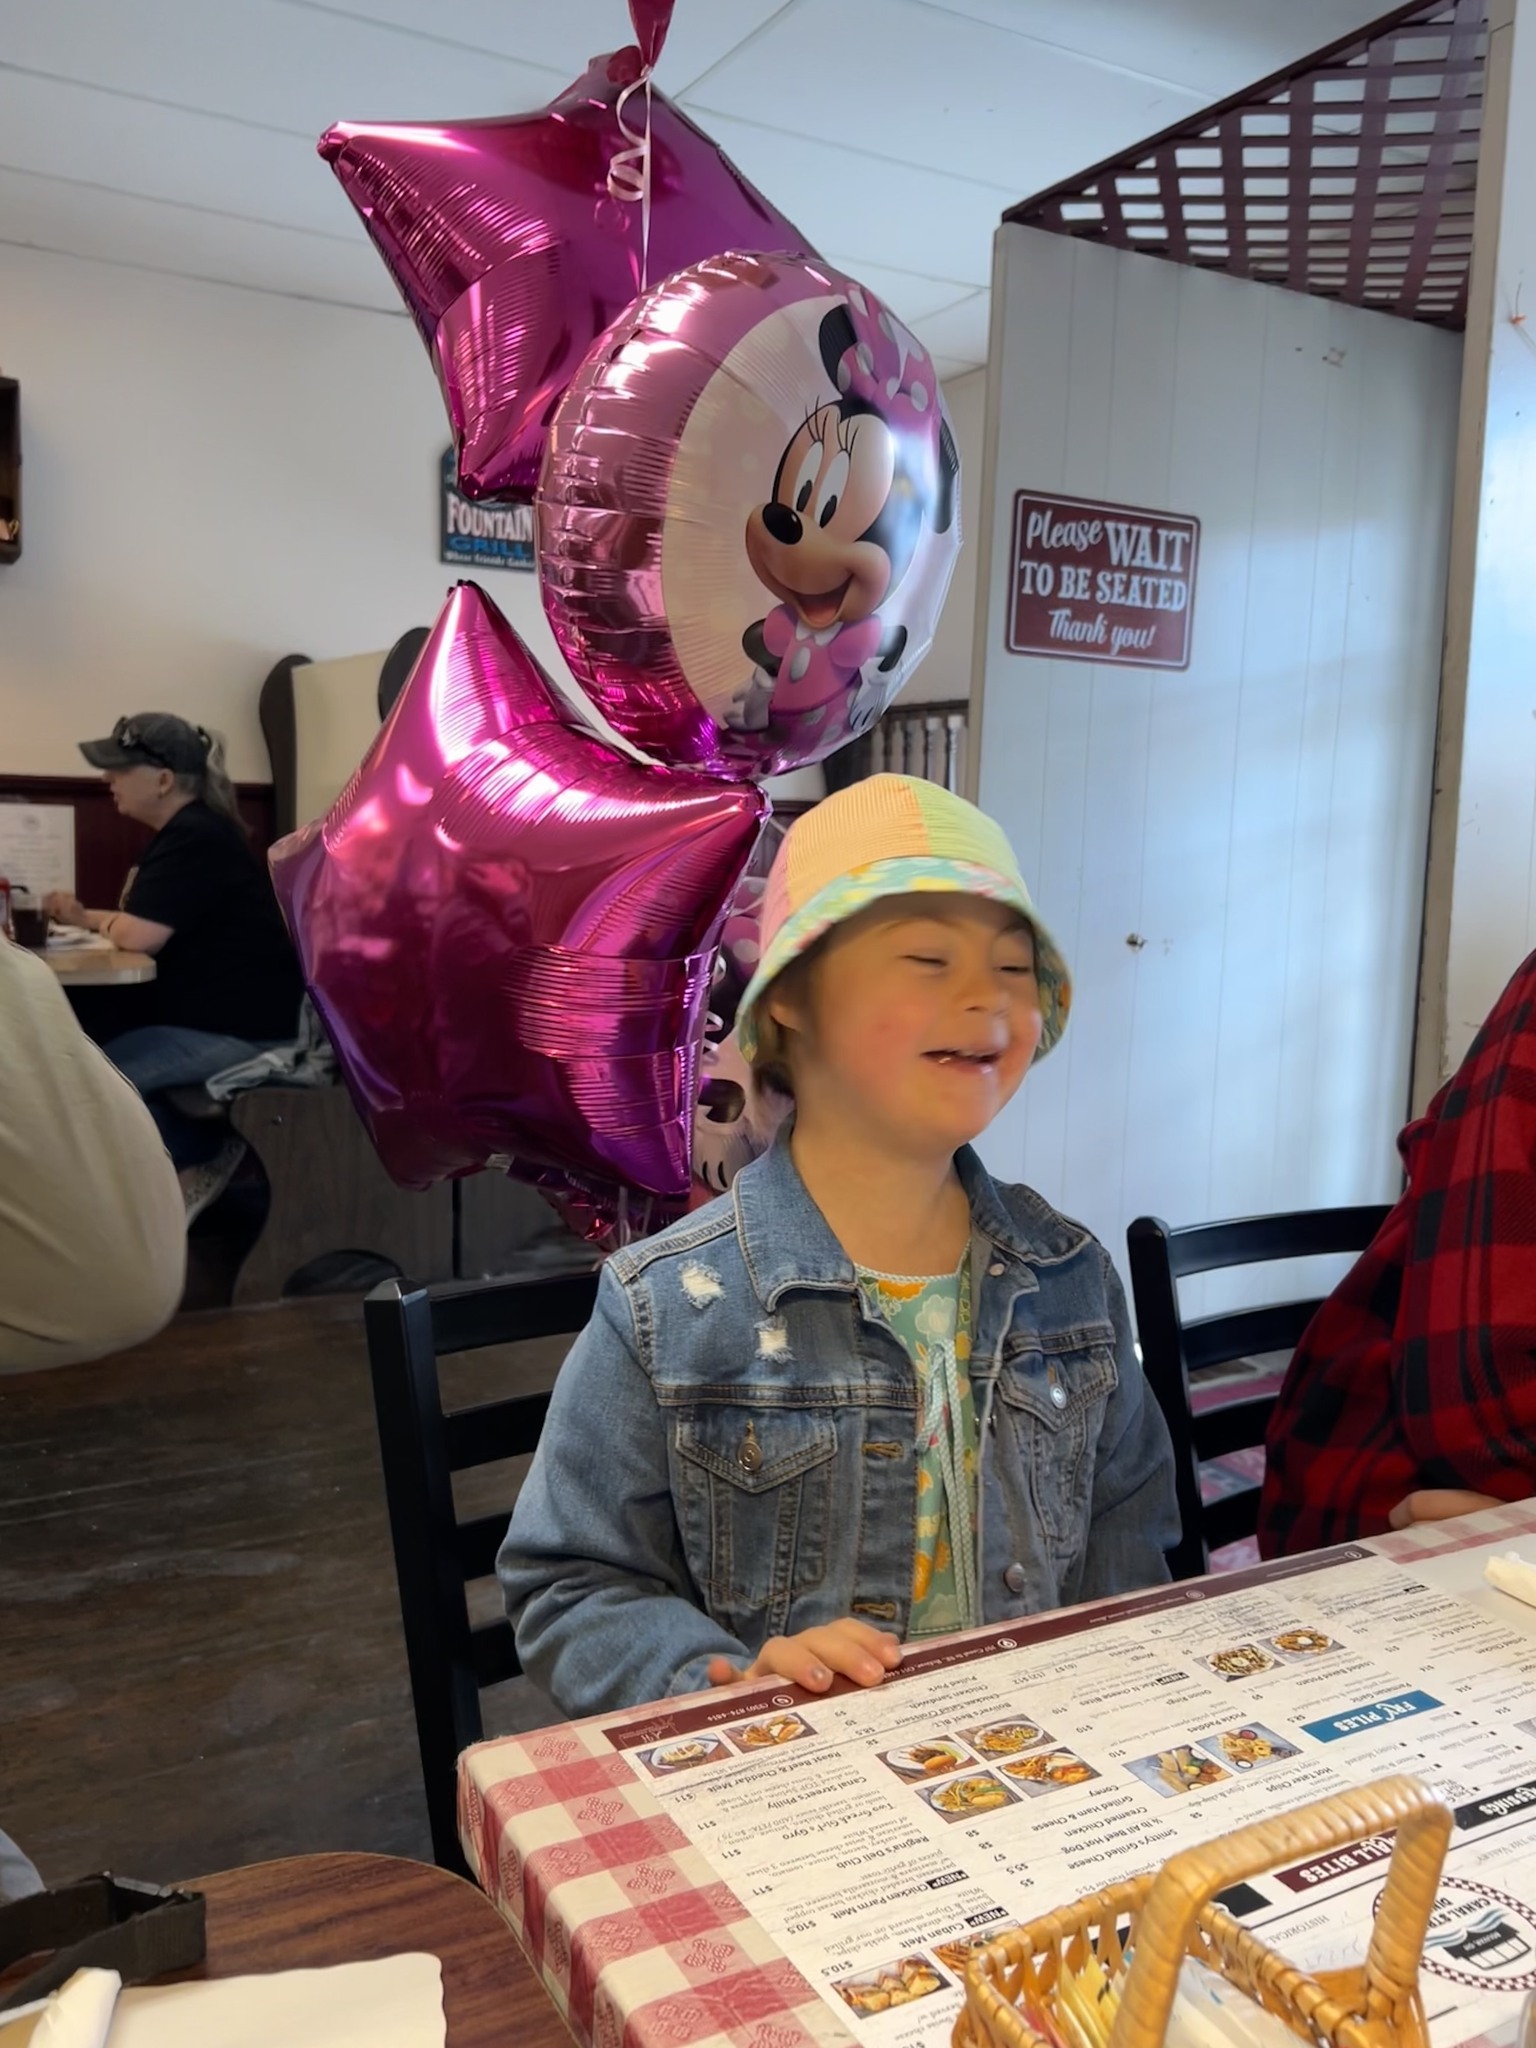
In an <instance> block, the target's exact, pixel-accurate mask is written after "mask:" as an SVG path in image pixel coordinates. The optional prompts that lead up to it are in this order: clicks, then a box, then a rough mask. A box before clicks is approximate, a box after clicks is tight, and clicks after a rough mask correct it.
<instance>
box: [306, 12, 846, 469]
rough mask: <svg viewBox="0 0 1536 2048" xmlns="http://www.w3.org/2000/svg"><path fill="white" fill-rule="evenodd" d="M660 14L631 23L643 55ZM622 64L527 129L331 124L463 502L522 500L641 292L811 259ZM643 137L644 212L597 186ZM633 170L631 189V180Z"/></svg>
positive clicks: (688, 124)
mask: <svg viewBox="0 0 1536 2048" xmlns="http://www.w3.org/2000/svg"><path fill="white" fill-rule="evenodd" d="M670 11H671V10H670V8H658V7H657V6H656V5H655V0H650V4H648V5H646V6H642V7H640V8H639V10H638V11H636V10H635V9H632V10H631V12H632V15H633V16H634V18H635V21H636V27H637V30H638V32H639V33H640V35H641V36H642V38H643V40H644V42H645V45H646V50H647V52H649V53H651V54H652V55H654V52H655V51H656V50H658V49H659V48H660V43H661V38H662V36H663V35H664V34H665V30H666V16H667V15H668V14H670ZM646 61H647V60H646V58H645V57H643V56H642V52H641V51H640V50H638V49H635V48H633V47H631V48H627V49H623V50H616V51H614V52H613V54H612V55H610V56H606V57H595V58H594V59H593V60H592V63H591V65H590V66H589V67H588V69H587V71H586V72H585V74H584V75H583V76H582V77H581V78H579V79H577V80H576V82H575V84H574V85H572V86H569V87H568V88H567V89H566V91H564V92H563V93H561V95H560V97H559V98H558V99H557V100H555V101H554V102H552V104H551V105H549V106H547V107H543V108H541V109H540V110H539V112H538V113H536V114H517V115H513V116H510V117H508V118H506V119H500V120H490V121H434V122H415V121H411V122H407V121H392V122H387V123H378V122H362V121H342V122H339V123H338V124H337V125H336V126H335V127H334V128H331V129H329V130H328V131H327V132H326V134H325V135H323V136H322V137H321V139H320V154H321V155H322V156H323V157H324V158H325V159H326V160H327V162H328V163H329V164H330V165H331V167H332V169H333V170H334V171H335V173H336V175H337V177H338V178H339V179H340V180H341V183H342V185H343V186H344V187H345V189H346V193H347V196H348V198H349V199H350V200H351V201H352V204H353V205H354V206H355V207H356V208H357V210H358V212H359V213H360V214H361V215H362V218H363V222H364V225H365V226H366V227H367V230H368V232H369V234H370V235H371V236H372V238H373V241H374V244H375V246H376V247H377V249H378V251H379V254H380V255H381V256H382V257H383V258H384V261H385V263H386V265H387V266H388V268H389V273H390V275H391V277H393V279H394V280H395V283H396V285H397V286H398V287H399V289H400V293H401V296H402V297H403V298H404V300H405V302H406V304H407V306H408V307H409V308H410V310H411V313H412V315H413V316H414V318H415V321H416V324H417V326H418V327H419V328H420V330H421V336H422V339H423V340H424V341H425V342H426V344H427V347H428V349H429V350H430V351H431V353H432V360H433V364H434V367H435V368H436V370H437V376H438V382H439V383H440V384H441V386H442V390H443V398H444V400H445V402H446V404H447V407H448V415H449V419H450V420H451V422H452V425H453V431H454V435H455V437H456V440H457V442H458V450H459V478H460V482H461V483H462V485H463V488H464V490H465V491H466V492H467V493H468V495H469V496H470V497H472V498H481V497H488V496H490V495H492V494H493V493H498V494H500V493H504V494H507V495H510V496H521V497H524V498H527V497H529V496H530V495H531V494H532V491H533V487H534V484H535V482H536V481H537V479H538V473H539V459H540V457H541V455H542V453H543V450H544V438H545V433H546V430H547V427H548V423H549V419H550V416H551V414H552V413H553V411H554V409H555V406H556V405H557V403H558V402H559V399H560V396H561V394H562V393H563V392H564V390H565V388H566V386H567V384H568V383H569V382H570V380H571V377H572V376H573V374H574V373H575V371H576V369H577V367H578V366H579V364H580V363H581V360H582V358H583V356H585V354H586V352H587V350H588V349H589V348H590V347H591V345H592V341H593V339H594V337H595V336H596V335H598V334H600V333H601V332H602V330H603V329H604V328H605V327H606V326H607V325H608V322H609V321H610V320H612V319H613V317H614V316H615V314H617V313H620V312H622V311H623V310H624V308H625V307H626V306H628V305H629V304H630V303H631V301H632V300H633V299H634V298H635V296H636V294H637V293H639V292H641V291H643V290H644V289H645V284H646V280H647V278H651V279H655V278H661V277H665V276H667V274H668V273H669V272H671V271H674V270H681V269H682V268H683V266H684V265H685V264H688V263H697V262H698V261H699V259H700V257H703V256H713V255H715V254H716V253H717V252H718V251H720V250H722V249H732V248H745V249H795V250H800V251H808V250H809V249H810V247H811V245H810V243H809V242H807V241H806V239H805V237H804V236H803V235H802V234H801V233H800V231H799V229H798V228H796V227H795V226H794V225H793V223H792V222H790V221H788V220H786V219H785V218H784V216H783V214H782V213H780V212H779V211H778V210H777V208H776V207H773V206H770V205H769V203H768V201H767V200H766V199H765V198H764V197H763V195H762V194H761V193H760V192H759V191H757V190H756V189H755V187H753V186H752V185H749V184H748V183H747V180H746V179H745V178H744V177H743V176H742V175H741V173H740V171H738V170H737V169H736V167H735V165H734V164H732V163H731V162H730V161H729V160H728V159H727V158H726V157H725V156H724V155H722V153H721V151H720V150H719V149H718V148H717V147H716V145H715V144H714V143H713V142H711V141H710V139H709V137H708V136H707V135H706V134H704V132H703V131H702V129H699V128H696V127H695V126H694V124H693V123H692V121H690V120H689V119H688V117H687V115H686V114H683V113H681V112H680V111H679V110H678V108H676V107H675V106H674V105H673V104H672V102H671V101H670V100H669V99H668V98H667V97H666V95H665V93H661V92H658V91H657V90H656V89H655V88H654V86H653V87H651V88H650V89H649V93H648V94H647V93H646V92H644V91H642V92H641V93H639V94H637V95H636V97H635V98H634V99H633V100H632V101H631V102H630V106H629V109H628V111H627V114H626V122H627V126H625V127H621V126H620V123H619V118H618V103H619V99H620V97H621V95H623V94H624V93H625V92H626V90H628V89H629V88H632V87H634V86H636V85H637V84H638V83H639V82H640V81H641V80H642V78H643V77H644V76H645V63H646ZM642 116H648V120H649V138H650V139H649V144H648V152H649V180H650V196H649V203H648V219H649V229H648V232H649V252H648V254H647V245H646V234H647V226H646V218H647V209H646V207H645V206H644V205H643V204H642V202H641V200H640V198H639V197H638V196H637V197H634V198H631V199H625V198H616V197H614V196H613V193H612V192H611V191H610V179H609V173H610V171H611V170H612V169H613V165H614V160H615V157H617V156H620V155H625V154H627V155H629V156H630V157H631V158H633V157H635V156H636V154H637V152H635V151H634V150H627V149H626V145H627V144H629V143H630V142H632V141H633V138H634V135H635V134H636V133H637V132H638V133H641V134H643V133H644V129H643V127H641V126H639V125H638V124H639V123H640V122H641V120H642ZM644 163H645V157H644V155H643V153H641V155H640V164H639V166H638V168H637V171H636V178H637V179H638V178H639V175H640V172H641V171H642V170H643V168H644Z"/></svg>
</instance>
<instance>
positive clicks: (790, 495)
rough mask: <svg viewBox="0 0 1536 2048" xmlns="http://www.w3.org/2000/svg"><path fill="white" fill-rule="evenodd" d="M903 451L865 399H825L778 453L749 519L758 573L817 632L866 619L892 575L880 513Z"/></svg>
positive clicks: (750, 554)
mask: <svg viewBox="0 0 1536 2048" xmlns="http://www.w3.org/2000/svg"><path fill="white" fill-rule="evenodd" d="M896 470H897V450H896V444H895V440H894V437H893V436H892V433H891V430H890V428H889V426H887V424H886V422H885V421H884V420H883V419H882V418H881V417H880V415H879V414H878V413H876V412H875V411H874V410H873V409H872V408H871V407H869V406H867V405H865V404H863V403H862V402H860V401H859V400H857V399H847V398H845V399H842V400H840V401H837V402H834V403H829V404H825V405H818V406H815V407H813V409H812V410H811V411H810V412H809V413H808V414H807V415H806V418H805V422H804V424H803V425H802V426H801V427H800V429H799V431H798V432H797V433H796V434H794V435H793V436H792V437H791V439H790V441H789V444H788V446H787V447H786V448H785V450H784V453H783V455H782V456H781V457H780V458H779V467H778V473H777V475H776V476H775V477H774V480H773V496H772V497H771V498H770V499H769V501H768V503H767V504H766V505H762V506H759V507H758V508H757V509H756V510H754V511H753V513H752V514H751V516H750V517H749V518H748V520H747V536H746V545H747V559H748V561H750V562H751V564H752V567H753V569H754V570H755V572H756V574H757V577H758V580H759V581H760V582H761V583H763V584H764V585H766V587H767V588H768V589H769V590H771V591H772V592H773V594H774V596H775V597H777V598H778V599H779V600H780V602H781V603H783V604H787V605H789V606H791V607H792V608H793V609H794V610H795V611H796V612H797V613H798V614H799V616H800V618H801V620H802V621H803V623H804V624H805V625H806V626H808V627H810V629H811V630H812V631H813V632H822V631H824V630H825V629H826V628H828V627H830V626H835V625H842V624H849V623H852V622H853V621H855V620H858V619H867V618H868V617H869V615H870V614H871V612H873V611H874V610H875V609H876V608H877V607H878V606H879V605H880V604H881V602H882V601H883V600H884V598H885V596H886V594H887V592H888V591H889V590H890V588H891V585H892V583H893V581H894V580H895V579H894V576H893V565H892V560H891V556H890V553H889V551H888V548H887V546H886V543H885V538H884V536H883V535H882V534H881V533H880V532H879V527H880V525H881V516H882V514H883V513H884V511H885V509H886V505H887V501H888V500H889V499H890V496H891V487H892V484H893V482H894V481H895V477H896Z"/></svg>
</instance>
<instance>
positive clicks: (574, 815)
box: [271, 583, 767, 1207]
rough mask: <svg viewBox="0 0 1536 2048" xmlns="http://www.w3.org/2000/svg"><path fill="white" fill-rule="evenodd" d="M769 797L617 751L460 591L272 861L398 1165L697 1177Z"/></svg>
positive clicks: (308, 972)
mask: <svg viewBox="0 0 1536 2048" xmlns="http://www.w3.org/2000/svg"><path fill="white" fill-rule="evenodd" d="M766 809H767V806H766V804H765V802H764V800H763V798H762V797H761V796H760V795H759V794H758V793H757V791H756V790H754V789H750V788H737V789H727V788H722V786H721V785H720V783H719V782H716V781H711V780H709V779H707V778H706V777H704V776H700V775H691V774H679V773H676V772H673V771H669V770H667V769H664V768H654V767H648V766H645V765H643V764H641V763H638V762H635V761H631V760H629V759H627V758H625V757H624V756H622V755H620V754H617V753H615V752H613V751H612V750H611V749H610V748H609V747H607V746H605V745H604V744H603V743H602V742H601V741H600V740H599V739H598V738H597V737H596V736H595V734H593V733H592V732H591V731H590V730H589V729H588V728H587V727H586V726H585V725H584V724H583V723H582V721H581V720H580V718H579V717H578V716H577V715H576V713H575V712H574V711H573V710H572V709H571V708H570V707H569V706H568V705H567V704H566V703H565V702H564V701H563V700H562V699H561V698H560V697H559V695H558V694H557V693H556V691H555V689H554V687H553V685H552V684H551V683H550V682H549V680H548V678H547V677H546V676H545V675H544V673H543V671H542V670H541V669H540V668H539V666H538V664H537V662H536V661H535V660H534V659H533V656H532V655H531V654H530V653H529V652H528V650H527V648H526V647H524V645H523V643H522V642H521V640H519V638H518V637H517V634H516V633H515V632H514V631H513V630H512V628H511V626H509V625H508V624H507V621H506V620H505V619H504V618H503V617H502V616H501V614H500V612H498V611H497V609H496V607H495V606H494V605H493V604H492V603H491V601H490V599H489V598H488V597H486V595H485V593H484V592H483V591H481V590H479V589H478V588H477V587H476V586H475V585H474V584H472V583H461V584H459V585H457V586H456V588H455V589H454V590H453V591H452V592H451V594H450V596H449V599H448V602H447V605H446V606H445V608H444V610H443V613H442V616H441V618H440V619H439V620H438V622H437V625H436V627H435V628H434V630H433V633H432V636H431V638H430V639H429V640H428V642H427V644H426V646H425V647H424V648H423V649H422V652H421V656H420V659H419V660H418V662H417V664H416V666H415V668H414V669H413V670H412V672H411V676H410V679H409V681H408V682H407V683H406V686H405V689H404V690H403V691H402V692H401V695H400V697H399V699H398V701H397V702H396V704H395V707H394V709H393V711H392V712H391V713H390V716H389V719H388V721H387V722H386V724H385V725H384V727H383V729H382V731H381V732H380V734H379V737H378V739H377V740H376V742H375V743H374V746H373V747H372V749H371V751H370V752H369V754H368V757H367V759H366V760H365V761H364V763H363V765H362V767H361V768H360V769H359V770H358V772H357V774H356V775H355V776H354V777H353V778H352V781H351V782H350V783H349V784H348V786H347V788H346V789H345V790H344V791H343V793H342V794H341V796H340V797H339V798H338V799H337V801H336V804H335V806H334V808H333V809H332V811H331V812H330V815H329V816H328V817H326V818H325V819H324V820H323V821H321V822H318V823H316V824H313V825H308V826H306V827H305V828H304V829H303V830H302V831H301V832H298V833H295V834H293V835H292V836H291V837H289V838H287V839H284V840H281V841H280V842H279V843H278V844H277V845H276V846H275V847H273V849H272V854H271V862H272V873H273V879H274V882H275V884H276V887H277V892H278V896H279V899H280V900H281V902H282V905H283V909H284V912H285V914H286V916H287V919H288V923H289V927H290V929H291V930H292V932H293V934H294V938H295V941H296V943H297V945H298V949H299V954H300V958H301V959H302V961H303V965H304V975H305V979H306V981H307V982H308V984H309V988H310V992H311V994H312V995H313V996H314V999H315V1002H316V1004H317V1005H318V1007H319V1010H320V1013H321V1015H322V1017H323V1018H324V1020H325V1026H326V1029H327V1031H328V1032H329V1034H330V1037H331V1041H332V1043H333V1044H334V1046H335V1048H336V1052H337V1057H338V1058H339V1060H340V1062H341V1067H342V1071H343V1074H344V1075H345V1077H346V1080H347V1082H348V1085H349V1086H350V1088H351V1091H352V1094H353V1097H354V1099H355V1100H356V1102H357V1105H358V1108H359V1110H360V1111H361V1113H362V1115H363V1118H364V1120H365V1121H366V1123H367V1125H368V1129H369V1131H370V1133H371V1135H372V1137H373V1141H374V1144H375V1146H376V1147H377V1149H378V1153H379V1156H380V1158H381V1159H382V1160H383V1162H384V1164H385V1166H386V1167H387V1168H388V1169H389V1171H390V1172H391V1173H392V1174H393V1175H394V1177H395V1178H396V1179H397V1180H399V1181H402V1182H404V1183H405V1184H407V1185H409V1186H415V1187H421V1186H426V1185H428V1184H429V1183H431V1182H432V1181H434V1180H438V1179H441V1178H442V1177H444V1176H445V1175H452V1174H458V1173H465V1172H469V1171H472V1170H473V1169H475V1168H477V1167H482V1166H485V1165H487V1164H500V1165H503V1166H505V1167H506V1168H507V1170H508V1171H510V1172H513V1173H515V1174H517V1175H518V1176H519V1177H520V1178H523V1179H527V1180H532V1181H535V1182H537V1183H539V1184H541V1185H544V1186H548V1187H552V1188H554V1189H555V1190H556V1191H559V1190H562V1189H565V1190H569V1191H572V1192H575V1193H577V1194H578V1195H580V1196H581V1197H583V1198H584V1199H585V1200H587V1201H588V1203H589V1204H590V1203H591V1199H592V1196H593V1193H594V1189H596V1190H598V1191H599V1193H600V1192H601V1190H603V1189H605V1188H606V1189H610V1190H617V1189H619V1188H629V1189H634V1190H637V1191H639V1192H640V1193H641V1194H650V1195H655V1196H660V1197H663V1198H674V1199H675V1198H678V1197H681V1196H683V1195H685V1194H686V1192H687V1188H688V1164H689V1137H690V1130H691V1125H692V1119H693V1107H694V1101H695V1098H696V1095H697V1092H698V1066H699V1043H700V1039H701V1036H702V1032H703V1027H704V1020H705V1014H706V1011H707V1009H708V999H709V988H710V972H711V968H712V965H713V961H714V954H715V947H716V942H717V940H718V938H719V934H720V929H721V926H722V923H723V921H724V917H725V912H726V907H727V905H728V903H729V901H730V898H731V895H732V892H733V891H734V889H735V887H736V884H737V882H738V881H739V880H740V878H741V875H742V872H743V870H744V868H745V866H746V863H747V861H748V858H749V857H750V855H751V852H752V848H753V844H754V842H755V841H756V838H757V835H758V830H759V827H760V825H761V823H762V820H763V817H764V815H765V813H766ZM598 1206H599V1207H601V1202H599V1204H598Z"/></svg>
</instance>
